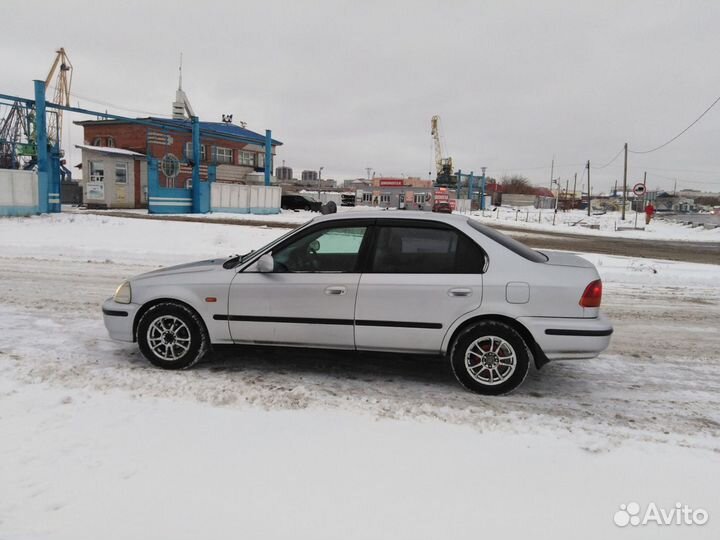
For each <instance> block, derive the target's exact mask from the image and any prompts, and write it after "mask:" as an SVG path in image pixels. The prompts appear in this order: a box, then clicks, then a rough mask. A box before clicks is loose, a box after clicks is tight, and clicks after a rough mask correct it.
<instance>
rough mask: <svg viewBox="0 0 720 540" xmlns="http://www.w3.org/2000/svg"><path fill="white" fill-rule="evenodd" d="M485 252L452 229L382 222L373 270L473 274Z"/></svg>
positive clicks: (481, 269) (483, 265) (479, 266)
mask: <svg viewBox="0 0 720 540" xmlns="http://www.w3.org/2000/svg"><path fill="white" fill-rule="evenodd" d="M484 267H485V254H484V253H483V252H482V250H481V249H480V247H478V245H477V244H475V242H473V241H472V240H471V239H470V238H468V237H467V236H465V235H464V234H459V233H458V232H457V231H455V230H452V229H440V228H435V227H433V228H425V227H402V226H381V227H380V228H379V230H378V236H377V244H376V247H375V253H374V257H373V262H372V272H376V273H402V274H476V273H482V272H483V270H484Z"/></svg>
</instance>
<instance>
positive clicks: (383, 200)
mask: <svg viewBox="0 0 720 540" xmlns="http://www.w3.org/2000/svg"><path fill="white" fill-rule="evenodd" d="M380 204H390V194H389V193H382V194H381V195H380Z"/></svg>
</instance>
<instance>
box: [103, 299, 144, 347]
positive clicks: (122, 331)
mask: <svg viewBox="0 0 720 540" xmlns="http://www.w3.org/2000/svg"><path fill="white" fill-rule="evenodd" d="M138 309H140V306H139V305H138V304H118V303H117V302H116V301H115V300H113V299H112V298H108V299H107V300H105V302H103V306H102V312H103V320H104V321H105V328H107V331H108V334H110V337H111V338H112V339H116V340H118V341H129V342H133V341H135V336H134V334H133V322H134V321H135V314H136V313H137V310H138Z"/></svg>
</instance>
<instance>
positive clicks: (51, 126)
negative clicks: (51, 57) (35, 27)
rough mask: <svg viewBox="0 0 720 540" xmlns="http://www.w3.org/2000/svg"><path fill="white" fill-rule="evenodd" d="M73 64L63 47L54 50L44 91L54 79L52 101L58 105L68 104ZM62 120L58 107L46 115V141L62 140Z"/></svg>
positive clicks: (61, 113)
mask: <svg viewBox="0 0 720 540" xmlns="http://www.w3.org/2000/svg"><path fill="white" fill-rule="evenodd" d="M72 71H73V66H72V62H70V58H68V55H67V53H66V52H65V49H64V48H62V47H60V49H58V50H57V51H55V61H54V62H53V65H52V67H51V68H50V72H49V73H48V76H47V78H46V79H45V91H46V93H47V89H48V88H50V83H51V82H53V81H54V83H55V84H54V85H53V87H52V88H53V89H54V90H55V92H54V94H53V99H52V102H53V103H56V104H58V105H64V106H66V107H69V106H70V87H71V86H72ZM62 122H63V112H62V110H60V109H56V110H54V111H52V112H51V113H50V114H49V115H48V123H47V126H48V127H47V130H48V141H49V142H50V145H51V146H54V145H56V144H59V143H60V141H62V127H63V126H62Z"/></svg>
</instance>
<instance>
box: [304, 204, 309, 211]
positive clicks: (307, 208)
mask: <svg viewBox="0 0 720 540" xmlns="http://www.w3.org/2000/svg"><path fill="white" fill-rule="evenodd" d="M304 210H305V211H306V212H309V211H310V205H309V204H306V205H305V208H304Z"/></svg>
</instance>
